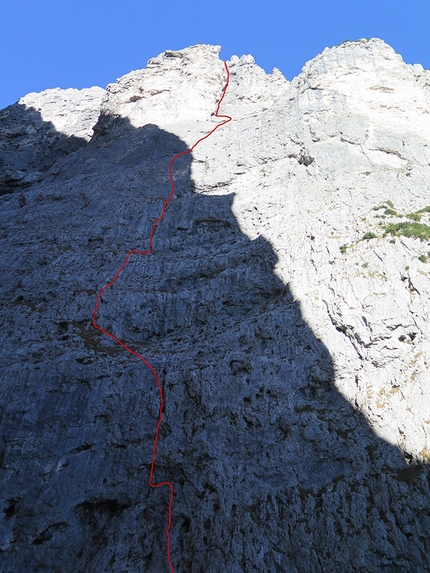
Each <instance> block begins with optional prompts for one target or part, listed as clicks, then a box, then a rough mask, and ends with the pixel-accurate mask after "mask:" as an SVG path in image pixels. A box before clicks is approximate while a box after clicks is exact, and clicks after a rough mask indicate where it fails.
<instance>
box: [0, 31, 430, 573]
mask: <svg viewBox="0 0 430 573" xmlns="http://www.w3.org/2000/svg"><path fill="white" fill-rule="evenodd" d="M218 52H219V47H217V46H206V45H197V46H193V47H191V48H187V49H185V50H180V51H178V52H171V51H168V52H164V53H163V54H161V55H159V56H158V57H157V58H154V59H152V60H150V61H149V62H148V65H147V67H146V68H145V69H144V70H139V71H135V72H131V73H130V74H127V75H126V76H124V77H123V78H121V79H119V80H118V81H117V82H116V83H115V84H111V85H109V86H108V87H107V89H106V92H104V91H103V90H95V89H94V88H92V89H91V90H90V91H85V90H83V91H81V92H78V91H70V90H66V91H62V90H59V91H55V90H50V91H48V92H43V93H42V94H30V95H29V96H26V98H23V99H22V100H20V102H21V103H19V104H18V106H19V107H16V106H10V107H9V108H6V110H3V111H1V112H0V125H1V126H6V128H7V129H5V130H3V131H2V134H3V135H2V137H3V139H2V140H1V144H0V163H1V161H3V165H5V164H6V165H7V166H8V169H9V170H10V171H9V172H7V173H9V175H7V176H4V177H3V181H6V184H4V186H3V193H5V194H4V197H2V199H1V201H2V209H1V212H0V224H1V227H0V232H1V235H0V237H1V239H0V240H1V250H0V262H1V265H2V269H3V272H2V276H3V277H5V278H4V280H3V281H2V284H1V285H0V288H1V299H2V301H4V311H3V315H2V321H3V322H2V325H3V329H2V330H3V333H4V340H3V341H2V346H1V348H2V361H3V367H2V372H4V375H3V377H2V397H3V398H2V404H3V405H2V416H1V420H2V425H1V431H2V436H3V452H2V454H1V459H2V464H1V470H0V471H1V472H2V480H3V482H2V483H3V487H2V498H1V501H2V503H3V514H2V515H3V521H2V522H1V523H0V551H1V552H2V553H1V554H0V555H1V558H2V560H3V564H4V565H3V570H4V571H5V572H6V571H7V572H9V571H14V572H15V571H20V572H23V573H26V572H29V573H30V572H32V571H34V570H35V569H38V570H41V571H44V572H47V573H50V572H52V573H54V572H56V571H58V570H61V571H62V572H63V573H68V572H69V571H70V572H72V571H73V572H75V571H81V570H85V571H87V572H89V573H93V572H94V573H100V572H102V571H103V572H108V571H109V573H123V572H124V571H128V570H129V571H136V572H146V573H160V571H168V564H167V558H166V543H165V527H166V520H167V514H166V512H167V495H168V492H167V491H165V489H167V488H164V489H163V488H161V489H160V490H156V491H153V490H151V489H150V488H149V485H148V477H149V466H150V461H151V453H152V445H153V437H154V430H155V426H156V422H157V416H158V408H159V402H158V393H157V389H156V385H155V382H154V379H153V377H152V375H151V373H150V371H149V370H145V368H143V366H142V364H141V363H140V362H138V361H137V360H135V359H134V358H132V357H130V356H129V355H128V354H127V353H125V352H123V351H122V349H121V348H119V347H116V346H115V345H114V344H113V343H112V342H111V341H110V340H109V339H108V338H107V337H103V336H101V335H100V334H99V333H98V332H97V331H95V330H94V329H93V328H92V327H91V324H90V322H91V318H92V312H93V308H94V304H95V298H96V294H97V292H99V291H100V289H101V288H102V287H103V285H105V284H106V283H107V282H108V281H109V280H110V279H111V278H112V277H113V276H114V274H115V272H116V270H117V269H118V268H119V266H120V265H121V263H122V262H123V260H124V257H125V255H126V253H127V252H128V251H129V250H130V249H142V250H144V249H146V248H147V247H148V235H149V231H150V229H151V225H152V222H153V221H154V220H155V219H156V218H157V217H158V215H159V213H160V208H161V205H162V203H163V201H164V200H165V199H166V197H167V196H168V195H169V192H170V184H169V179H168V165H169V161H170V159H171V158H172V157H173V155H175V154H176V153H179V152H182V151H186V150H187V148H189V147H190V146H191V145H193V144H194V143H195V142H196V141H197V140H198V139H199V138H201V137H203V136H204V135H205V134H206V133H208V132H209V131H210V129H212V128H213V127H214V126H215V125H216V124H217V123H218V121H219V120H218V119H216V118H214V117H213V116H212V115H211V114H213V112H214V111H215V109H216V105H217V101H218V98H219V97H220V94H221V91H222V88H223V87H224V83H225V69H224V65H223V63H222V62H221V61H220V60H219V58H218ZM228 66H229V70H230V85H229V88H228V90H227V93H226V96H225V100H224V101H223V104H222V106H221V110H220V113H222V114H229V115H231V116H232V118H233V121H232V122H231V123H229V124H228V125H226V126H224V127H222V128H220V129H218V130H217V131H216V132H215V133H214V134H213V135H212V136H211V137H210V138H208V139H206V140H205V141H203V142H201V144H199V146H197V147H196V149H195V150H194V151H193V153H192V156H191V155H190V154H188V155H185V156H184V157H182V158H181V159H179V160H178V161H177V162H176V163H175V167H174V174H175V182H176V196H175V198H174V200H173V201H172V202H171V203H170V205H169V207H168V209H167V213H166V216H165V219H164V220H163V221H162V223H161V224H160V225H159V227H158V228H157V231H156V234H155V238H154V251H153V253H152V255H151V256H150V257H147V258H141V257H137V256H135V257H134V258H133V259H132V260H131V261H130V263H129V265H128V266H127V268H126V269H125V270H124V271H123V273H122V274H121V276H120V278H119V279H118V281H117V282H116V283H115V286H114V287H113V288H111V289H109V290H108V291H106V293H105V294H104V296H103V299H102V302H101V304H100V311H99V322H100V324H101V325H102V326H103V327H104V328H107V329H108V330H109V331H111V332H113V333H114V334H115V335H116V336H118V337H120V338H121V339H123V340H124V341H125V342H126V343H127V344H129V345H130V346H131V347H132V348H135V349H136V350H137V351H138V352H140V353H142V354H143V355H144V356H145V358H146V359H148V360H149V361H150V362H151V364H153V366H154V367H155V368H156V370H157V372H158V373H159V375H160V377H161V379H162V381H163V386H164V391H165V396H166V406H165V418H164V421H163V425H162V427H161V432H160V442H159V444H158V450H157V451H158V457H157V463H156V476H155V479H156V481H164V480H170V481H171V482H172V483H173V485H174V488H175V494H176V495H175V500H174V506H173V515H172V519H173V521H172V533H171V536H172V561H173V564H174V566H175V570H176V571H177V572H179V571H184V572H185V571H187V572H188V571H193V572H194V571H203V570H204V571H207V572H208V573H221V572H225V571H232V572H233V571H238V572H239V571H240V572H246V573H248V572H249V571H268V572H273V573H274V572H278V571H288V572H297V573H302V572H303V573H314V572H315V573H316V572H318V573H320V572H324V573H332V572H333V573H344V572H345V571H346V570H348V571H352V572H360V573H361V572H366V573H367V572H368V571H372V572H373V571H374V572H383V571H390V572H391V571H393V572H394V571H398V572H403V571H408V572H413V573H424V572H425V571H428V570H429V568H430V560H429V559H430V558H429V555H430V547H429V541H428V540H429V539H430V515H429V502H430V496H429V483H430V475H429V467H428V462H429V459H430V437H429V430H430V427H429V425H430V406H429V404H430V390H429V388H430V384H429V375H428V364H429V361H430V355H429V351H430V331H429V326H428V324H429V320H428V319H429V310H428V308H429V297H430V290H429V278H430V271H429V268H430V267H429V265H430V262H427V260H429V261H430V258H429V254H428V253H429V251H430V244H429V240H427V239H425V240H420V239H417V238H412V237H405V236H392V235H390V234H388V235H386V236H384V228H385V226H386V225H388V224H390V223H400V222H404V223H405V222H407V221H411V220H412V219H408V218H407V215H410V216H412V217H413V216H415V219H417V218H419V217H421V219H420V221H419V223H421V224H423V225H427V224H428V225H429V226H430V221H429V213H428V212H427V211H423V212H422V213H421V214H420V213H419V211H420V210H422V209H424V208H425V207H427V206H428V205H430V192H429V185H428V181H429V179H430V152H429V145H430V142H429V139H430V135H429V133H430V130H429V128H430V125H429V121H430V120H429V110H430V92H429V85H430V72H428V71H426V70H423V68H422V67H421V66H419V65H415V66H410V65H406V64H405V63H404V62H403V61H402V59H401V57H400V56H399V55H398V54H396V53H395V52H394V51H393V50H392V48H390V47H389V46H387V45H386V44H385V43H384V42H383V41H382V40H377V39H372V40H359V41H358V42H346V43H344V44H342V45H340V46H336V47H334V48H332V49H326V50H324V52H323V53H322V54H320V55H319V56H317V57H316V58H315V59H313V60H312V61H310V62H308V63H307V64H306V65H305V66H304V68H303V70H302V73H301V74H300V75H299V76H298V77H297V78H295V79H294V80H293V81H292V82H288V81H287V80H285V78H283V76H282V74H281V73H280V72H279V70H276V69H275V70H274V71H273V73H272V74H265V72H264V71H263V70H262V69H261V68H259V67H258V66H257V65H256V64H255V62H254V60H253V58H252V57H251V56H242V57H241V58H238V57H236V56H233V57H232V59H231V60H230V61H229V62H228ZM34 110H36V111H34ZM16 114H18V115H16ZM96 116H97V118H96ZM27 117H28V118H29V121H28V123H26V118H27ZM17 118H18V119H19V121H18V119H17ZM24 125H29V126H30V128H29V129H27V131H26V130H24V129H23V128H22V126H24ZM14 126H16V127H14ZM18 126H19V128H18ZM54 126H55V128H54ZM20 130H21V131H22V133H21V131H20ZM92 133H93V135H92ZM76 138H78V142H76ZM14 141H17V142H18V143H17V144H15V143H13V142H14ZM53 141H60V142H61V144H62V146H63V147H62V148H61V149H62V150H63V151H61V153H60V152H57V151H56V152H55V154H54V155H52V154H51V152H50V151H49V152H48V150H51V149H52V146H53V143H52V142H53ZM9 145H10V147H8V146H9ZM29 149H36V150H37V153H36V155H34V154H32V153H33V152H30V151H29ZM10 150H12V151H10ZM48 156H49V157H51V158H52V161H51V163H49V161H48ZM38 157H44V158H45V159H43V161H45V163H43V165H44V168H43V170H39V168H38V163H37V158H38ZM13 169H14V170H15V171H13ZM12 172H13V177H14V179H13V177H12V175H10V173H12ZM18 172H19V173H18ZM17 173H18V174H17ZM7 177H9V179H7ZM31 177H34V179H33V180H32V179H31ZM7 181H9V183H7ZM11 181H12V183H11ZM13 181H14V182H15V183H13ZM32 181H33V182H32ZM24 183H25V185H26V187H25V185H24ZM375 208H376V210H375ZM413 214H415V215H413ZM416 222H418V221H416ZM422 229H423V230H425V228H424V227H423V228H422ZM369 233H373V235H375V237H374V238H371V237H372V235H369ZM365 236H366V237H368V238H366V239H363V237H365Z"/></svg>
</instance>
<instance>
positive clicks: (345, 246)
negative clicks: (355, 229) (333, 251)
mask: <svg viewBox="0 0 430 573" xmlns="http://www.w3.org/2000/svg"><path fill="white" fill-rule="evenodd" d="M347 248H348V245H342V246H341V247H339V250H340V252H341V253H342V255H346V249H347Z"/></svg>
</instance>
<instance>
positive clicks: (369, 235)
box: [361, 231, 378, 241]
mask: <svg viewBox="0 0 430 573" xmlns="http://www.w3.org/2000/svg"><path fill="white" fill-rule="evenodd" d="M377 238H378V235H375V233H372V231H368V232H367V233H366V234H365V235H363V236H362V238H361V240H362V241H368V240H369V239H377Z"/></svg>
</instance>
